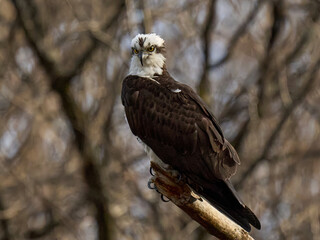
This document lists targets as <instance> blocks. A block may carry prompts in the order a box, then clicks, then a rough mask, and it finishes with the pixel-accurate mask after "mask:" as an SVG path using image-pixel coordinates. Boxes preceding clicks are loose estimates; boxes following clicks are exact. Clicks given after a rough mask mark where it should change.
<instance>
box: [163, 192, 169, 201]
mask: <svg viewBox="0 0 320 240" xmlns="http://www.w3.org/2000/svg"><path fill="white" fill-rule="evenodd" d="M161 200H162V201H163V202H170V199H169V198H167V199H165V196H163V194H161Z"/></svg>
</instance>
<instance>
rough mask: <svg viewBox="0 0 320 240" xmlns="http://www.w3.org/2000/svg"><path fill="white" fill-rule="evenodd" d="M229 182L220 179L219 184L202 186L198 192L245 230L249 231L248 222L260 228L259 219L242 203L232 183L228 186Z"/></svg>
mask: <svg viewBox="0 0 320 240" xmlns="http://www.w3.org/2000/svg"><path fill="white" fill-rule="evenodd" d="M229 184H230V185H231V183H229ZM229 184H227V183H226V182H224V181H221V182H220V183H219V184H214V185H211V186H210V188H202V189H201V190H200V191H199V192H198V193H199V194H200V195H202V196H203V197H204V198H206V199H207V200H208V201H209V202H210V203H211V204H212V205H213V206H215V207H216V208H217V209H218V210H219V211H220V212H222V213H224V214H225V215H226V216H228V217H229V218H230V219H232V220H233V221H234V222H236V223H237V224H239V225H240V226H241V227H242V228H243V229H245V230H246V231H248V232H250V231H251V226H250V224H251V225H252V226H253V227H255V228H257V229H261V224H260V221H259V219H258V218H257V217H256V215H255V214H254V213H253V212H252V211H251V210H250V209H249V208H248V207H247V206H246V205H244V204H243V203H242V201H241V200H240V198H239V197H238V196H237V194H236V192H235V190H234V189H233V187H232V185H231V188H230V186H229Z"/></svg>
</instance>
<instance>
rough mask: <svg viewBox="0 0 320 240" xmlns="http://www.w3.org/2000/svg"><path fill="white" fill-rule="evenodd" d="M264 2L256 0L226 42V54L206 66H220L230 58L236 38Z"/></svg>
mask: <svg viewBox="0 0 320 240" xmlns="http://www.w3.org/2000/svg"><path fill="white" fill-rule="evenodd" d="M264 2H265V0H258V2H257V3H256V6H255V7H254V8H253V9H252V10H251V12H250V13H249V14H248V16H247V18H246V20H245V21H244V22H243V23H242V24H241V25H240V26H239V28H238V29H237V30H236V32H235V33H234V34H233V36H232V38H231V39H230V41H229V43H228V48H227V52H226V54H225V55H224V56H223V57H222V58H221V59H220V60H218V61H217V62H215V63H213V64H211V65H209V66H208V68H210V69H214V68H217V67H220V66H221V65H222V64H224V63H225V62H226V61H227V60H228V59H229V58H230V56H231V55H232V52H233V50H234V48H235V47H236V44H237V42H238V40H239V39H240V38H241V37H242V36H243V35H244V34H245V33H246V30H247V28H248V26H249V24H250V23H251V22H252V21H253V20H254V18H255V17H256V16H257V14H258V12H259V10H260V8H261V7H262V3H264Z"/></svg>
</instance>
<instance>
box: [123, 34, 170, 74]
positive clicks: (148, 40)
mask: <svg viewBox="0 0 320 240" xmlns="http://www.w3.org/2000/svg"><path fill="white" fill-rule="evenodd" d="M131 49H132V58H131V64H130V70H129V74H130V75H138V76H141V77H152V76H154V75H155V74H159V75H161V74H162V72H163V69H164V66H165V60H166V58H165V57H164V52H165V47H164V40H163V39H162V38H161V37H159V36H158V35H157V34H155V33H150V34H138V35H137V36H135V37H134V38H133V39H132V41H131Z"/></svg>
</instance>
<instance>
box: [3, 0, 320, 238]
mask: <svg viewBox="0 0 320 240" xmlns="http://www.w3.org/2000/svg"><path fill="white" fill-rule="evenodd" d="M319 12H320V2H319V1H318V0H278V1H275V0H274V1H272V0H269V1H266V0H265V1H263V0H256V1H254V0H242V1H240V0H238V1H236V0H216V1H196V0H185V1H179V0H171V1H169V0H151V1H147V0H118V1H111V0H60V1H54V0H46V1H43V0H28V1H25V0H0V239H1V240H18V239H59V240H72V239H78V240H87V239H88V240H91V239H92V240H95V239H99V240H108V239H117V240H118V239H119V240H131V239H139V240H140V239H141V240H150V239H152V240H180V239H191V240H193V239H194V240H207V239H213V238H212V236H210V235H208V234H207V233H206V231H205V230H204V229H203V228H202V227H200V226H199V225H198V223H196V222H194V221H192V220H191V219H190V218H189V217H188V216H187V215H186V214H185V213H184V212H182V211H181V210H180V209H178V208H177V207H176V206H175V205H173V204H172V203H164V202H162V201H161V200H160V196H159V194H157V193H156V192H155V191H151V190H149V189H148V188H147V181H148V179H149V177H150V174H149V162H148V159H147V158H146V155H145V153H144V152H143V148H142V146H141V145H140V144H139V142H138V141H137V140H136V138H135V137H134V136H133V135H132V134H131V132H130V130H129V128H128V125H127V124H126V122H125V119H124V111H123V107H122V105H121V101H120V96H119V94H120V89H121V82H122V79H123V78H124V77H125V76H126V75H127V72H128V65H129V63H130V54H131V49H130V41H131V39H132V38H133V37H134V36H135V35H136V34H137V33H143V32H156V33H157V34H159V35H161V36H162V37H163V38H164V39H165V40H166V47H167V68H168V70H169V72H170V73H171V75H172V76H173V77H174V78H175V79H177V80H178V81H180V82H182V83H186V84H189V85H190V86H192V87H193V88H194V89H195V90H196V91H197V92H198V93H199V94H200V95H201V96H202V97H203V99H204V100H205V101H206V102H207V103H208V105H209V106H210V108H211V110H212V112H213V113H214V114H215V116H216V117H217V118H218V119H219V121H220V123H221V126H222V129H223V130H224V133H225V136H226V138H227V139H228V140H229V141H230V142H232V144H233V145H234V146H235V148H236V149H237V151H238V153H239V155H240V158H241V161H242V164H241V166H240V167H239V169H238V173H237V175H236V176H234V177H233V178H232V181H233V183H234V185H235V186H236V189H237V190H238V191H239V194H240V196H241V197H242V199H243V201H244V202H245V203H246V204H247V205H248V206H249V207H250V208H251V209H252V210H253V211H254V212H255V213H256V215H257V216H258V217H259V219H260V221H261V223H262V229H261V230H260V231H256V230H253V231H252V236H253V237H255V238H256V239H320V201H319V199H320V174H319V172H320V161H319V159H320V143H319V142H320V104H319V103H320V71H319V68H320V46H319V43H320V19H319Z"/></svg>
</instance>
